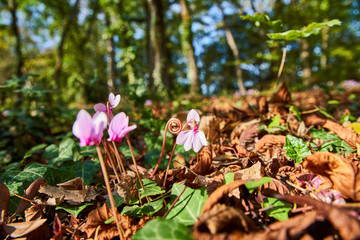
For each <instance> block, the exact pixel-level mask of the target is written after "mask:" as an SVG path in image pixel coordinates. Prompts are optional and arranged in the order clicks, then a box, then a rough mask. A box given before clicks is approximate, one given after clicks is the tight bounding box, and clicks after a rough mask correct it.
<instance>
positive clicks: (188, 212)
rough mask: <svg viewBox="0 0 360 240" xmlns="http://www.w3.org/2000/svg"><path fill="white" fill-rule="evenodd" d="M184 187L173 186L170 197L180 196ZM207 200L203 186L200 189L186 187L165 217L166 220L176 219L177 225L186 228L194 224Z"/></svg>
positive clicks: (176, 184) (180, 185) (179, 185)
mask: <svg viewBox="0 0 360 240" xmlns="http://www.w3.org/2000/svg"><path fill="white" fill-rule="evenodd" d="M184 187H185V186H184V185H182V184H178V183H175V184H174V185H173V188H172V190H171V195H172V196H173V197H174V199H175V198H176V197H177V196H179V195H180V193H181V192H182V190H183V189H184ZM207 198H208V197H207V192H206V188H205V186H202V187H201V189H191V188H188V187H187V188H186V189H185V191H184V192H183V193H182V195H181V196H180V198H179V200H178V201H177V203H175V205H174V207H173V209H171V211H170V212H169V214H168V215H167V216H166V219H176V220H177V221H178V222H179V223H182V224H184V225H186V226H190V225H193V224H195V222H196V221H197V217H198V216H199V215H200V213H201V210H202V208H203V206H204V204H205V201H206V200H207ZM170 205H171V203H169V204H168V206H167V207H168V208H169V207H170Z"/></svg>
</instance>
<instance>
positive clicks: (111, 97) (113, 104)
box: [109, 93, 121, 108]
mask: <svg viewBox="0 0 360 240" xmlns="http://www.w3.org/2000/svg"><path fill="white" fill-rule="evenodd" d="M120 98H121V96H120V94H118V95H116V96H115V95H114V94H113V93H110V94H109V103H110V105H111V107H112V108H115V107H116V106H117V105H119V103H120Z"/></svg>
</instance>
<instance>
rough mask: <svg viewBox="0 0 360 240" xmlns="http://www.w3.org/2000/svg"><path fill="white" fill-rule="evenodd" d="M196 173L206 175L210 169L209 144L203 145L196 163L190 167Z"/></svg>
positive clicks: (210, 151) (210, 154) (210, 153)
mask: <svg viewBox="0 0 360 240" xmlns="http://www.w3.org/2000/svg"><path fill="white" fill-rule="evenodd" d="M190 169H191V170H192V171H194V172H195V173H197V174H200V175H206V174H208V173H209V172H210V171H211V169H212V147H211V145H208V146H205V147H204V148H203V149H202V150H201V152H200V153H199V161H198V162H197V163H196V165H195V166H194V167H192V168H190Z"/></svg>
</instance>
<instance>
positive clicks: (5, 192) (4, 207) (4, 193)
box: [0, 182, 10, 225]
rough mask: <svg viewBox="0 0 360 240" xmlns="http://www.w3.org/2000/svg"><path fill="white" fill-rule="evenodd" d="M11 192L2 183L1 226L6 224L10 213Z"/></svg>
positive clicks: (0, 183) (0, 191) (0, 198)
mask: <svg viewBox="0 0 360 240" xmlns="http://www.w3.org/2000/svg"><path fill="white" fill-rule="evenodd" d="M9 201H10V192H9V189H8V188H7V187H6V185H5V184H4V183H2V182H0V225H1V224H2V223H3V222H4V220H5V216H6V214H7V211H8V207H9Z"/></svg>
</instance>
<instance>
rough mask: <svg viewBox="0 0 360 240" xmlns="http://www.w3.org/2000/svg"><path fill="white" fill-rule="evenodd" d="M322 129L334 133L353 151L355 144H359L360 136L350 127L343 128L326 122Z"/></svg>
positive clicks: (328, 121) (331, 122)
mask: <svg viewBox="0 0 360 240" xmlns="http://www.w3.org/2000/svg"><path fill="white" fill-rule="evenodd" d="M323 127H324V128H327V129H329V130H330V131H332V132H334V133H335V134H336V135H338V136H339V137H340V138H341V139H342V140H344V141H345V142H346V143H347V144H349V146H350V147H352V148H353V149H357V146H356V144H360V135H359V134H357V133H356V132H355V130H354V129H352V128H351V127H344V126H342V125H340V124H337V123H335V122H333V121H330V120H326V122H325V124H324V125H323Z"/></svg>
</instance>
